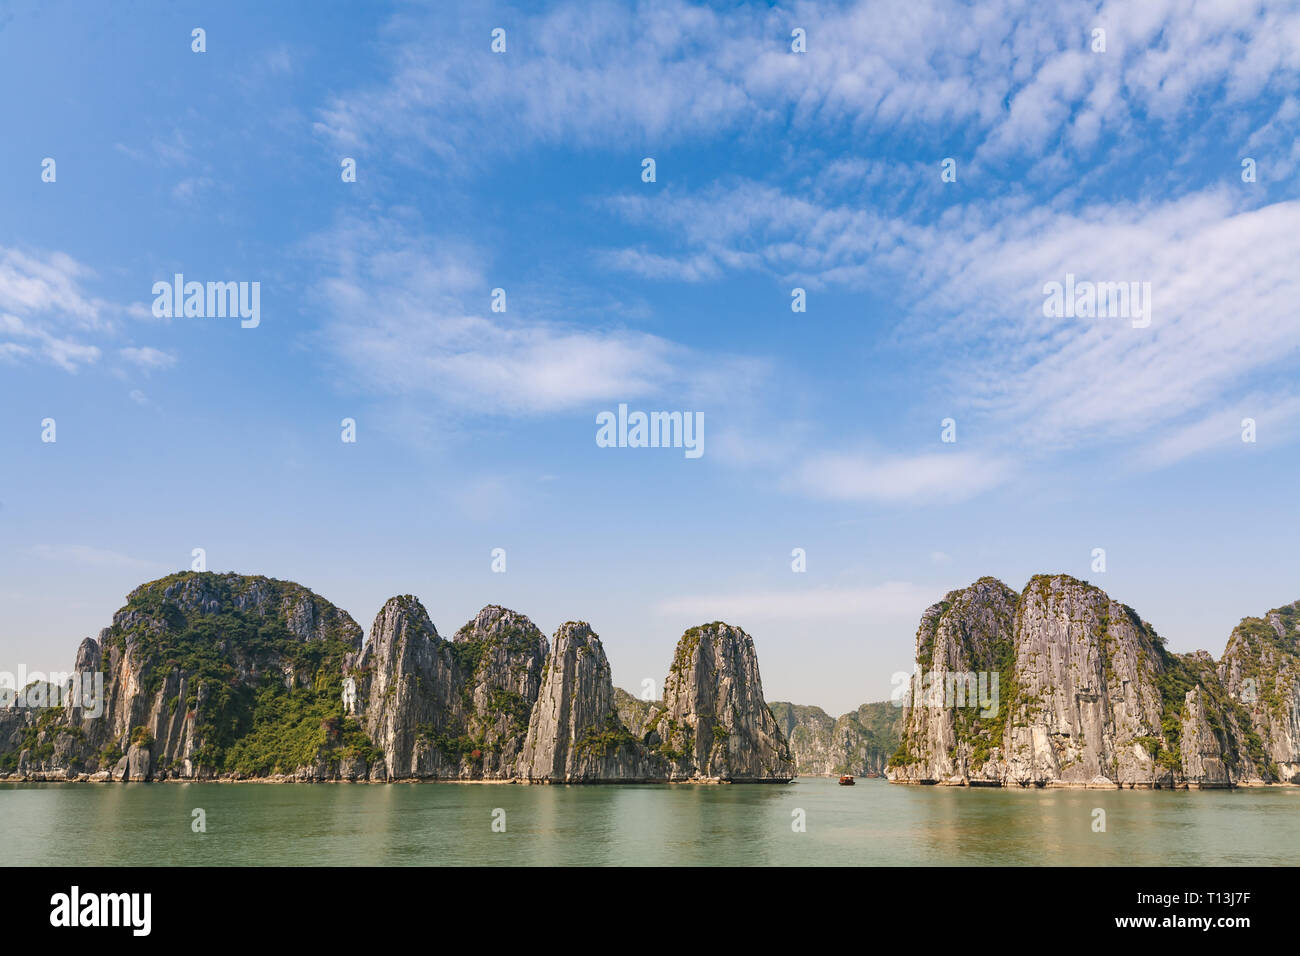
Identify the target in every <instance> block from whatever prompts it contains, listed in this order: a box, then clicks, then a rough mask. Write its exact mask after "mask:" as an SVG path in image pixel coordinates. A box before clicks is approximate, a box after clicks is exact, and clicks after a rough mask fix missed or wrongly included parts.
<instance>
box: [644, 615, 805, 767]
mask: <svg viewBox="0 0 1300 956" xmlns="http://www.w3.org/2000/svg"><path fill="white" fill-rule="evenodd" d="M661 708H662V709H661V710H660V711H659V712H658V713H657V715H656V716H655V717H654V718H652V720H653V729H652V730H651V731H649V732H648V734H647V737H646V740H647V743H648V744H649V746H650V747H651V749H652V750H653V751H654V752H656V753H658V755H659V756H661V757H662V758H663V759H664V760H665V761H667V764H668V776H669V779H672V780H716V781H721V782H737V783H739V782H745V783H751V782H752V783H765V782H776V781H787V780H790V779H791V778H793V777H794V775H795V768H794V761H793V760H792V759H791V756H790V747H789V743H788V742H787V741H786V739H785V736H784V734H782V733H781V728H780V727H779V726H777V722H776V718H775V717H773V716H772V711H771V710H769V709H768V706H767V702H766V701H765V700H764V699H763V682H762V678H761V677H760V676H759V672H758V656H757V654H756V653H755V651H754V641H753V639H752V638H751V637H750V636H749V635H748V634H746V633H745V632H744V631H742V630H741V629H740V628H738V627H732V626H731V625H729V624H723V623H722V622H714V623H713V624H707V625H704V626H702V627H693V628H691V629H690V630H688V631H687V632H686V633H685V634H683V635H682V639H681V640H680V641H679V642H678V644H677V653H676V655H675V656H674V658H673V664H672V668H671V669H670V670H669V673H668V677H667V679H666V680H665V681H664V699H663V704H662V705H661Z"/></svg>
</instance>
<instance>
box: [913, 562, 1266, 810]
mask: <svg viewBox="0 0 1300 956" xmlns="http://www.w3.org/2000/svg"><path fill="white" fill-rule="evenodd" d="M917 666H918V671H921V672H922V673H926V672H937V674H938V679H936V680H935V681H933V683H932V684H930V685H927V687H931V688H935V689H937V688H938V687H939V686H944V682H943V677H944V676H945V675H948V674H950V673H957V674H963V673H966V674H969V673H972V672H976V673H978V674H987V675H988V676H989V677H990V678H991V677H992V676H994V675H996V676H997V678H998V683H997V687H998V698H999V700H998V704H997V707H996V708H995V712H992V713H989V712H987V711H985V710H981V709H980V708H977V707H971V706H969V705H968V706H965V707H963V706H961V702H960V701H959V700H957V701H954V700H953V699H952V695H951V694H950V693H945V692H946V686H944V691H945V692H940V693H937V694H932V695H929V696H926V695H925V694H922V695H920V696H917V695H914V699H913V700H912V701H911V702H910V703H909V706H908V707H907V713H906V716H905V719H904V732H903V739H902V742H901V744H900V747H899V750H898V753H897V754H896V755H895V756H894V757H893V758H892V759H891V761H890V766H889V769H888V775H889V777H890V779H891V780H895V781H898V782H905V783H946V784H959V785H965V784H969V785H976V784H989V785H1005V786H1010V785H1019V786H1040V787H1041V786H1072V787H1174V786H1181V787H1187V786H1193V787H1221V786H1233V785H1236V784H1238V783H1242V782H1246V783H1253V782H1266V781H1267V780H1269V779H1270V777H1275V775H1274V774H1272V772H1271V771H1269V770H1268V769H1267V768H1266V767H1264V763H1265V762H1264V761H1263V759H1262V753H1261V751H1260V748H1259V746H1258V743H1257V742H1252V740H1251V736H1250V734H1249V733H1247V731H1246V728H1247V727H1248V725H1249V718H1248V715H1247V713H1246V711H1245V710H1244V709H1242V708H1241V707H1240V705H1239V704H1237V703H1236V702H1235V701H1233V700H1232V698H1231V696H1230V695H1229V693H1228V692H1227V690H1226V689H1225V687H1224V684H1223V683H1222V682H1221V681H1220V680H1219V678H1218V675H1217V674H1216V672H1215V667H1214V663H1213V660H1212V659H1211V658H1210V656H1209V655H1208V654H1206V653H1204V652H1197V653H1196V654H1189V655H1177V654H1171V653H1169V652H1168V651H1166V650H1165V647H1164V641H1163V640H1162V639H1161V638H1160V637H1159V636H1158V635H1157V634H1156V632H1155V630H1154V629H1153V628H1152V627H1151V626H1150V625H1149V624H1147V623H1146V622H1145V621H1143V620H1142V619H1141V618H1140V617H1139V616H1138V615H1137V613H1136V612H1134V611H1133V610H1132V609H1131V608H1129V607H1127V606H1125V605H1122V604H1119V603H1118V602H1116V601H1113V600H1111V599H1110V598H1109V597H1107V596H1106V595H1105V594H1104V593H1103V592H1102V591H1101V590H1099V589H1098V588H1095V587H1093V586H1091V585H1088V584H1087V583H1085V582H1082V581H1078V580H1075V579H1074V578H1071V577H1068V576H1066V575H1056V576H1052V577H1048V576H1039V577H1035V578H1034V579H1032V580H1031V581H1030V582H1029V584H1028V585H1027V586H1026V587H1025V590H1024V592H1023V593H1021V594H1020V595H1019V596H1016V595H1015V594H1014V593H1013V592H1011V591H1009V590H1008V589H1006V588H1005V587H1004V586H1003V585H1001V584H1000V582H996V581H993V580H992V579H981V581H979V582H976V584H974V585H972V586H971V587H970V588H967V589H966V590H965V591H961V592H953V593H952V594H949V595H948V596H947V597H946V598H945V600H944V601H943V602H940V604H937V605H935V606H934V607H932V608H930V609H929V610H927V611H926V613H925V615H924V616H923V618H922V622H921V627H920V629H919V630H918V633H917ZM959 683H960V682H959ZM990 683H991V681H990Z"/></svg>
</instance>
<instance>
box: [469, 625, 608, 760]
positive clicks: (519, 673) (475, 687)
mask: <svg viewBox="0 0 1300 956" xmlns="http://www.w3.org/2000/svg"><path fill="white" fill-rule="evenodd" d="M454 640H455V646H454V647H453V652H455V653H457V654H458V655H459V657H458V660H459V661H460V662H461V666H462V667H463V669H464V671H465V673H464V675H463V676H464V680H465V690H464V692H463V696H464V698H465V700H466V702H467V707H466V728H465V733H466V734H467V735H468V736H469V737H470V738H471V739H472V740H473V741H474V742H475V749H478V750H480V751H481V752H482V754H483V757H482V765H481V767H480V768H478V772H479V774H481V776H482V777H483V778H485V779H497V780H501V779H509V778H511V777H513V776H515V772H516V767H517V765H518V763H519V758H520V756H521V754H522V752H523V747H524V740H525V738H526V737H527V736H528V729H529V719H530V717H531V716H532V711H533V706H534V704H535V703H536V701H537V697H538V694H539V692H540V691H541V687H542V672H543V668H544V667H545V664H546V656H547V652H548V651H549V644H548V642H547V640H546V635H545V634H543V633H542V632H541V631H540V630H539V629H538V628H537V626H536V625H535V624H533V622H532V621H530V620H529V619H528V618H526V617H524V616H523V615H522V614H518V613H516V612H515V611H511V610H508V609H506V608H503V607H497V606H496V605H489V606H488V607H485V608H483V610H481V611H480V612H479V613H478V615H477V616H476V617H475V618H474V620H472V621H470V622H469V623H467V624H466V625H465V626H464V627H462V628H461V629H460V630H459V631H457V632H456V636H455V639H454ZM602 653H603V652H602Z"/></svg>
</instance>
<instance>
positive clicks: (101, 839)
mask: <svg viewBox="0 0 1300 956" xmlns="http://www.w3.org/2000/svg"><path fill="white" fill-rule="evenodd" d="M195 808H202V809H203V810H204V811H205V813H206V822H207V832H206V833H195V832H193V831H192V829H191V822H192V820H193V811H194V809H195ZM1095 808H1101V809H1103V810H1105V811H1106V832H1105V833H1094V832H1093V830H1092V825H1093V819H1094V817H1093V810H1094V809H1095ZM497 809H501V810H504V811H505V814H504V821H505V832H504V833H494V832H493V830H492V823H493V814H494V810H497ZM796 810H802V811H803V816H804V820H805V821H806V832H802V833H797V832H794V831H793V830H792V826H791V825H792V822H793V821H794V820H795V816H794V815H793V814H794V811H796ZM497 816H498V818H500V815H499V814H498V815H497ZM0 847H2V848H3V850H0V854H2V860H3V862H4V863H5V864H10V865H32V864H38V865H39V864H60V865H86V864H91V863H93V864H98V865H123V864H125V865H173V866H175V865H192V866H199V865H213V864H217V865H239V866H244V865H256V864H283V865H296V866H319V865H335V866H336V865H343V866H347V865H384V866H425V865H440V864H524V865H539V864H540V865H550V864H594V865H601V864H630V865H666V864H679V865H681V864H686V865H714V864H724V865H761V866H777V865H799V864H833V865H851V864H886V865H943V864H973V865H988V864H995V865H996V864H1083V865H1096V866H1123V865H1132V864H1151V865H1187V864H1200V865H1205V864H1277V865H1283V864H1285V865H1294V863H1295V862H1296V860H1297V859H1300V789H1290V788H1288V789H1281V788H1279V789H1269V790H1240V791H1205V792H1186V791H1175V792H1167V791H1078V790H1029V791H1021V790H1010V791H1005V790H989V789H975V790H963V789H959V788H947V787H901V786H892V785H890V784H888V783H885V782H883V781H877V780H860V781H859V782H858V785H857V786H855V787H840V786H838V785H837V783H836V782H835V781H834V780H826V779H820V778H801V779H798V780H795V781H794V782H793V783H790V784H788V785H784V786H769V785H764V786H595V787H548V786H533V787H528V786H513V785H482V784H392V785H387V786H365V785H329V784H326V785H303V784H297V785H271V784H212V783H208V784H171V783H168V784H0Z"/></svg>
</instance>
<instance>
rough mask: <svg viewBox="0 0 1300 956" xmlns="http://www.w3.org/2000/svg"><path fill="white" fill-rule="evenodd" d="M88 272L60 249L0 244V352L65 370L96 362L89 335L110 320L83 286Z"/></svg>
mask: <svg viewBox="0 0 1300 956" xmlns="http://www.w3.org/2000/svg"><path fill="white" fill-rule="evenodd" d="M93 275H94V273H93V272H92V270H91V269H89V268H88V267H87V266H85V265H83V264H82V263H80V262H78V261H77V260H75V259H73V258H72V257H71V256H68V255H66V254H64V253H62V252H53V253H49V254H46V255H44V256H42V255H40V254H35V253H27V252H24V251H21V250H18V249H13V248H5V247H0V356H4V357H6V358H8V359H9V360H11V361H16V360H21V359H37V360H43V361H47V362H51V363H53V364H55V365H57V366H59V367H60V368H62V369H64V370H65V371H68V372H76V371H77V370H78V369H79V368H81V367H83V366H85V365H90V364H93V363H95V362H96V361H98V360H99V358H100V355H101V352H100V349H99V347H98V346H97V345H95V344H93V343H92V342H90V341H88V339H89V337H90V336H91V335H93V334H94V333H99V332H104V331H106V330H108V329H109V328H111V325H112V322H111V319H110V318H109V312H110V307H109V306H108V305H107V304H106V303H105V302H103V301H102V300H100V299H97V298H95V297H94V296H91V295H89V294H88V293H87V292H86V291H85V290H84V289H83V287H82V285H83V282H84V281H85V280H86V279H88V278H90V277H91V276H93Z"/></svg>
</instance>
